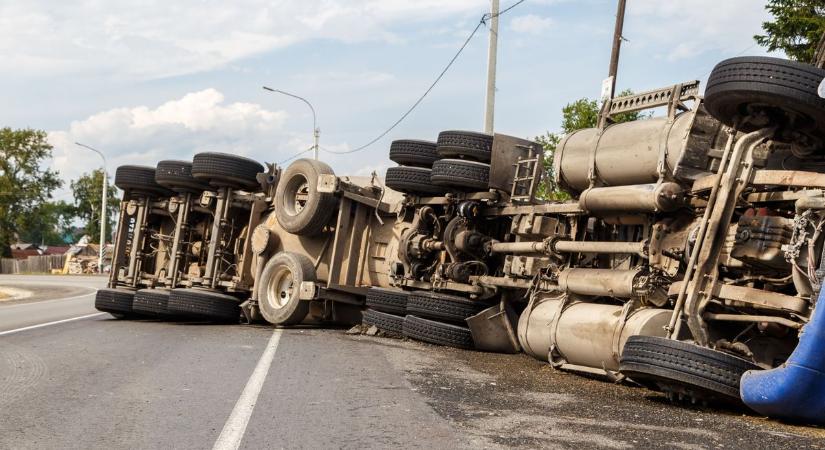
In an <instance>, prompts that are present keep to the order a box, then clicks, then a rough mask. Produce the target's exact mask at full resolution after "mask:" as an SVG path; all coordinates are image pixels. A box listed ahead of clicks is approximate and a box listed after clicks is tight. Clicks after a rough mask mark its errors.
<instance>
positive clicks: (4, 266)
mask: <svg viewBox="0 0 825 450" xmlns="http://www.w3.org/2000/svg"><path fill="white" fill-rule="evenodd" d="M65 263H66V255H42V256H29V257H28V258H26V259H11V258H2V259H0V273H4V274H17V273H51V271H52V269H61V270H62V269H63V265H64V264H65Z"/></svg>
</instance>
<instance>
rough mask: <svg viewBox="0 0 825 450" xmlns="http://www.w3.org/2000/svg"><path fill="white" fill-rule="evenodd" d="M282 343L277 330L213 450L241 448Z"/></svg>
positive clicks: (235, 449)
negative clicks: (276, 352) (276, 353)
mask: <svg viewBox="0 0 825 450" xmlns="http://www.w3.org/2000/svg"><path fill="white" fill-rule="evenodd" d="M280 341H281V330H280V329H276V330H275V332H274V333H272V337H271V338H270V339H269V343H268V344H267V345H266V348H265V349H264V353H263V354H262V355H261V359H259V360H258V365H257V366H255V370H254V371H252V376H250V377H249V381H247V382H246V386H245V387H244V388H243V392H241V397H240V398H238V402H237V403H235V407H234V408H233V409H232V413H231V414H230V415H229V419H227V421H226V424H225V425H224V426H223V430H221V435H220V436H218V440H217V441H215V446H214V447H212V449H213V450H237V449H238V448H239V447H240V446H241V440H243V436H244V433H246V426H247V425H248V424H249V418H250V417H252V410H254V409H255V403H257V402H258V395H260V393H261V388H262V387H263V385H264V380H265V379H266V375H267V374H268V373H269V367H270V366H271V365H272V360H273V359H274V357H275V350H277V349H278V342H280Z"/></svg>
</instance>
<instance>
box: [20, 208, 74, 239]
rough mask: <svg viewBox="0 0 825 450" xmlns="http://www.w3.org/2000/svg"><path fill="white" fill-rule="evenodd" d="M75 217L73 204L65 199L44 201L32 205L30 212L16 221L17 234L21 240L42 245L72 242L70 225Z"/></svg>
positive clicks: (72, 229)
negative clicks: (34, 205)
mask: <svg viewBox="0 0 825 450" xmlns="http://www.w3.org/2000/svg"><path fill="white" fill-rule="evenodd" d="M75 217H76V209H75V207H74V205H72V204H71V203H68V202H65V201H62V200H61V201H58V202H45V203H41V204H39V205H37V206H36V207H34V208H33V209H32V211H31V213H30V214H28V215H26V216H24V217H22V218H21V219H20V222H19V223H18V230H20V231H19V232H18V235H19V237H20V240H21V241H23V242H32V243H35V244H44V245H65V244H70V243H73V242H75V241H76V240H77V238H78V236H75V235H74V227H73V226H72V224H73V222H74V220H75Z"/></svg>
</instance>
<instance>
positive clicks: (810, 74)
mask: <svg viewBox="0 0 825 450" xmlns="http://www.w3.org/2000/svg"><path fill="white" fill-rule="evenodd" d="M823 78H825V70H823V69H818V68H816V67H814V66H810V65H808V64H803V63H800V62H796V61H788V60H785V59H779V58H769V57H757V56H743V57H739V58H731V59H726V60H724V61H722V62H720V63H719V64H717V65H716V67H714V68H713V71H712V72H711V73H710V77H709V78H708V85H707V88H706V89H705V107H706V108H707V109H708V111H709V112H710V113H711V115H713V116H714V117H715V118H717V119H719V120H720V121H721V122H723V123H724V124H726V125H733V121H734V119H735V118H736V117H737V116H739V115H744V114H747V112H748V109H749V108H750V107H751V106H764V107H767V108H769V109H773V110H775V111H778V112H779V114H778V115H779V116H781V117H780V120H781V122H782V124H785V123H787V122H788V121H789V120H791V119H793V124H792V128H793V129H798V130H801V131H808V132H810V133H812V134H813V133H816V134H817V135H818V136H819V137H822V135H823V133H822V131H821V130H823V129H825V99H822V98H820V97H819V95H817V88H818V87H819V83H821V82H822V79H823ZM754 129H755V128H754V127H753V126H750V127H748V126H744V127H743V128H742V131H753V130H754Z"/></svg>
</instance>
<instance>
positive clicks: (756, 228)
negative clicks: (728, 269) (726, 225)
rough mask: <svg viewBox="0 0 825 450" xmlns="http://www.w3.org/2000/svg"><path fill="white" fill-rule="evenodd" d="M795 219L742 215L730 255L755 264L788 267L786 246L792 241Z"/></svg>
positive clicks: (768, 266) (749, 263)
mask: <svg viewBox="0 0 825 450" xmlns="http://www.w3.org/2000/svg"><path fill="white" fill-rule="evenodd" d="M793 227H794V221H793V219H787V218H785V217H777V216H742V217H740V218H739V223H738V224H737V225H736V228H735V229H736V233H735V236H734V242H733V243H732V244H733V245H732V248H731V251H730V256H731V257H732V258H736V259H737V260H739V261H742V262H744V263H747V264H748V265H750V266H753V267H760V268H764V269H776V270H783V271H788V270H790V268H791V266H790V263H789V262H788V261H786V260H785V253H784V252H783V251H782V246H783V245H785V244H788V243H789V242H790V241H791V236H792V235H793Z"/></svg>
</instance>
